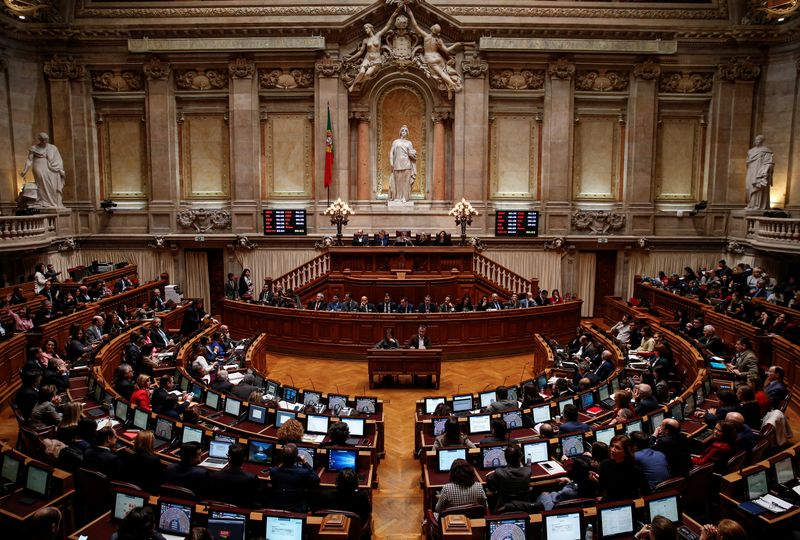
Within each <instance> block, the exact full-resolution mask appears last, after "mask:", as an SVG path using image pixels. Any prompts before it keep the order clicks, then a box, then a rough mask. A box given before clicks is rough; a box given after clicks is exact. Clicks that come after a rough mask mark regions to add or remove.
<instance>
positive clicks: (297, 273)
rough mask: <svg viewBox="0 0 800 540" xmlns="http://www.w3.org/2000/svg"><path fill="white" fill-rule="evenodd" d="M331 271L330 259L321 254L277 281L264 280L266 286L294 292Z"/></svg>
mask: <svg viewBox="0 0 800 540" xmlns="http://www.w3.org/2000/svg"><path fill="white" fill-rule="evenodd" d="M330 270H331V258H330V255H329V254H328V253H323V254H322V255H319V256H317V257H314V258H313V259H311V260H310V261H308V262H307V263H305V264H303V265H301V266H298V267H297V268H295V269H294V270H292V271H290V272H287V273H286V274H284V275H282V276H280V277H279V278H277V279H274V280H272V281H270V280H269V279H267V280H266V282H267V285H271V284H273V283H274V284H275V285H280V286H281V287H283V290H284V291H286V290H289V289H293V290H294V291H295V292H297V291H300V290H302V288H303V287H306V286H307V285H309V284H311V283H312V282H314V281H316V280H318V279H320V278H321V277H323V276H324V275H326V274H327V273H328V272H330Z"/></svg>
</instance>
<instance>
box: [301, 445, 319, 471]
mask: <svg viewBox="0 0 800 540" xmlns="http://www.w3.org/2000/svg"><path fill="white" fill-rule="evenodd" d="M297 455H298V456H302V457H303V460H305V462H306V463H308V465H309V467H311V468H312V469H313V468H314V462H315V461H316V459H317V449H316V448H315V447H313V446H300V445H299V444H298V445H297Z"/></svg>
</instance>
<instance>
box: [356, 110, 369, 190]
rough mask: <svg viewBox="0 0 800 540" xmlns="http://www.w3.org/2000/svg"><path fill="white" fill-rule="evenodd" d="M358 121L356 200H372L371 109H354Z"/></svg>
mask: <svg viewBox="0 0 800 540" xmlns="http://www.w3.org/2000/svg"><path fill="white" fill-rule="evenodd" d="M353 120H355V121H356V122H357V127H356V133H357V135H358V147H357V148H356V153H357V155H356V200H359V201H370V200H372V198H373V196H372V182H371V181H370V180H371V179H370V176H369V157H370V156H369V122H370V115H369V111H353Z"/></svg>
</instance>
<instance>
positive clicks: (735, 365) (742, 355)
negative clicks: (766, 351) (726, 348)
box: [728, 336, 761, 384]
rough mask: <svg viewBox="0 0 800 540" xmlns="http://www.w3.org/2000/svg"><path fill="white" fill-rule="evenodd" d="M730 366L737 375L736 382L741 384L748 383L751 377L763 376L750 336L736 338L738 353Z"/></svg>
mask: <svg viewBox="0 0 800 540" xmlns="http://www.w3.org/2000/svg"><path fill="white" fill-rule="evenodd" d="M728 367H729V369H730V371H731V373H733V374H734V375H735V376H736V382H737V383H740V384H746V383H747V379H748V378H750V377H760V376H761V372H760V370H759V368H758V357H757V356H756V353H754V352H753V342H752V341H751V340H750V338H748V337H744V336H742V337H740V338H739V339H737V340H736V355H734V357H733V359H732V360H731V364H730V366H728Z"/></svg>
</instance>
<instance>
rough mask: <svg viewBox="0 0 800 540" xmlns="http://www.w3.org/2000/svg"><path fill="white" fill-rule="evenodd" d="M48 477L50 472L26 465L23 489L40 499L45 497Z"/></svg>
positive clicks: (48, 481)
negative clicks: (26, 470) (38, 496)
mask: <svg viewBox="0 0 800 540" xmlns="http://www.w3.org/2000/svg"><path fill="white" fill-rule="evenodd" d="M50 476H51V474H50V471H47V470H45V469H40V468H39V467H36V466H35V465H28V477H27V478H26V480H25V489H27V490H28V491H32V492H33V493H36V494H37V495H40V496H42V497H47V488H48V487H49V486H48V484H49V483H50Z"/></svg>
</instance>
